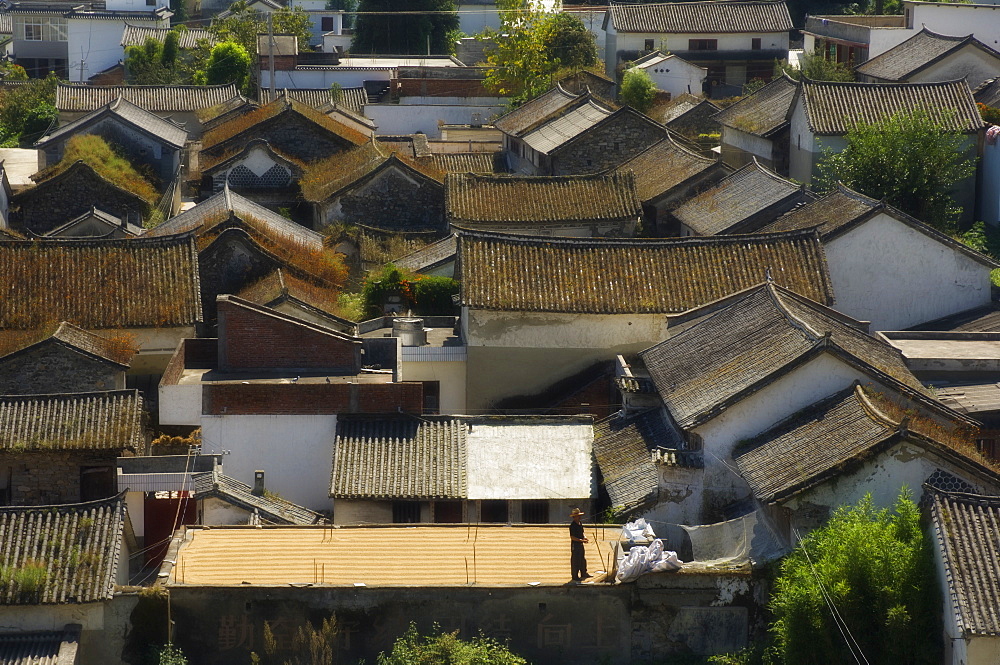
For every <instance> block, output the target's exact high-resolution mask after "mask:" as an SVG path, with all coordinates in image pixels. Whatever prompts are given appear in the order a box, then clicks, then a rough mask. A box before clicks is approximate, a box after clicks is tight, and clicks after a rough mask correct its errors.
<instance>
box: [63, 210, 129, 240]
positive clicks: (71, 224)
mask: <svg viewBox="0 0 1000 665" xmlns="http://www.w3.org/2000/svg"><path fill="white" fill-rule="evenodd" d="M122 221H123V220H122V218H121V217H117V216H116V215H112V214H111V213H109V212H104V211H103V210H101V209H100V208H98V207H97V206H94V207H92V208H91V209H90V210H88V211H87V212H85V213H83V214H82V215H80V216H79V217H77V218H75V219H71V220H69V221H68V222H66V223H65V224H63V225H62V226H57V227H56V228H54V229H52V230H51V231H48V232H46V233H45V234H44V237H46V238H73V237H90V238H99V237H105V236H107V237H110V236H111V235H112V234H114V233H116V232H119V231H120V232H121V233H123V234H125V236H127V237H130V238H138V237H139V236H141V235H142V234H143V232H144V231H145V229H143V228H142V227H141V226H137V225H136V224H133V223H131V222H128V221H126V222H125V224H124V226H123V225H122ZM87 222H96V223H97V224H99V225H101V226H103V227H104V228H105V229H106V231H105V232H104V233H101V234H92V235H87V236H74V235H73V234H72V233H68V232H69V231H71V230H72V229H74V228H76V227H77V226H80V225H81V224H86V223H87Z"/></svg>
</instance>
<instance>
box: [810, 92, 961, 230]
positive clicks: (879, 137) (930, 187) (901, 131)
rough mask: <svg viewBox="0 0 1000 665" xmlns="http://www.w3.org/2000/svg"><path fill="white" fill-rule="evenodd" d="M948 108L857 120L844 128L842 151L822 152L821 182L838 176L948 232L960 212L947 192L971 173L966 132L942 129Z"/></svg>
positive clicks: (831, 183)
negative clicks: (935, 112) (941, 111)
mask: <svg viewBox="0 0 1000 665" xmlns="http://www.w3.org/2000/svg"><path fill="white" fill-rule="evenodd" d="M951 113H952V112H951V111H947V112H945V113H944V114H943V118H942V119H939V118H936V117H932V116H931V115H930V114H929V113H928V112H927V111H925V110H923V109H915V110H912V111H901V112H899V113H897V114H895V115H892V116H887V117H885V118H882V119H881V120H877V121H875V122H872V123H864V122H859V123H858V124H857V125H855V126H854V127H852V128H851V129H850V130H849V131H848V132H847V135H846V136H845V139H846V141H847V147H846V148H845V149H844V150H843V151H842V152H839V153H834V152H832V151H830V150H827V151H826V152H825V153H824V156H823V158H822V160H821V161H820V163H819V171H820V183H821V184H824V185H825V186H826V187H828V188H830V187H832V186H833V185H834V183H836V182H837V181H838V180H839V181H841V182H843V183H844V184H845V185H847V186H848V187H851V188H852V189H856V190H858V191H860V192H862V193H863V194H867V195H868V196H871V197H872V198H876V199H884V200H886V201H887V202H888V203H890V204H892V205H894V206H896V207H897V208H899V209H900V210H902V211H904V212H907V213H909V214H910V215H913V216H914V217H916V218H917V219H919V220H921V221H924V222H927V223H928V224H931V225H933V226H935V227H937V228H938V229H940V230H942V231H946V232H950V231H951V230H952V229H953V227H954V224H955V220H956V219H957V218H958V215H959V214H961V212H962V209H961V207H959V206H958V205H957V204H956V203H955V200H954V198H952V195H951V192H952V190H953V188H954V187H955V186H956V185H957V184H958V183H959V182H961V181H962V180H965V179H966V178H968V177H970V176H971V175H973V174H974V173H975V163H974V162H973V161H972V160H971V159H968V158H967V157H966V156H965V150H964V144H965V143H966V141H967V138H966V137H965V136H964V135H962V134H961V133H959V132H957V131H952V130H949V129H947V126H946V124H945V123H946V122H947V120H948V119H949V118H950V117H951Z"/></svg>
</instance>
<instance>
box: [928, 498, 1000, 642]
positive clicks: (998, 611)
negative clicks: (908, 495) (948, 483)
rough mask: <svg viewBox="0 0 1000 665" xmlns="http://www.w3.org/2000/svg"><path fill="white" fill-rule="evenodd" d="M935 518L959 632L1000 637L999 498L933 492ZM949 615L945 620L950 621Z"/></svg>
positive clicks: (949, 604)
mask: <svg viewBox="0 0 1000 665" xmlns="http://www.w3.org/2000/svg"><path fill="white" fill-rule="evenodd" d="M933 497H934V498H933V504H932V506H931V521H932V524H933V531H934V535H935V537H936V538H935V539H936V541H937V542H936V546H937V547H938V549H939V551H940V553H941V558H942V561H943V563H944V570H945V580H946V582H947V585H948V598H947V600H946V603H947V605H948V607H950V608H951V610H952V611H953V612H954V616H955V619H956V620H957V622H958V628H959V631H960V636H966V635H968V636H973V635H990V636H997V635H1000V601H998V599H1000V497H997V496H978V495H975V494H958V493H947V492H940V491H934V492H933ZM949 619H950V617H946V618H945V620H946V621H947V620H949Z"/></svg>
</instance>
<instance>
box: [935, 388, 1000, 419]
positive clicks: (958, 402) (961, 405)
mask: <svg viewBox="0 0 1000 665" xmlns="http://www.w3.org/2000/svg"><path fill="white" fill-rule="evenodd" d="M934 396H935V397H936V398H937V399H938V401H939V402H941V403H942V404H944V405H946V406H949V407H951V408H952V409H955V410H956V411H958V412H959V413H964V414H966V415H971V416H973V417H975V415H976V414H978V413H988V412H991V411H1000V384H998V383H997V382H996V381H990V382H989V383H970V384H965V383H963V384H958V385H947V386H936V387H935V390H934Z"/></svg>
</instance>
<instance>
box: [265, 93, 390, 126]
mask: <svg viewBox="0 0 1000 665" xmlns="http://www.w3.org/2000/svg"><path fill="white" fill-rule="evenodd" d="M275 92H276V93H277V95H281V96H286V97H291V98H292V99H294V100H297V101H300V102H302V103H303V104H308V105H309V106H311V107H313V108H314V109H317V110H319V111H322V110H324V109H325V107H327V106H329V105H330V104H332V103H333V94H332V93H331V92H330V88H289V89H284V90H277V91H275ZM260 101H261V103H262V104H267V103H268V102H270V101H271V90H270V89H268V88H265V89H263V90H261V91H260ZM367 103H368V93H367V92H365V89H364V88H363V87H359V88H341V89H340V101H339V102H337V105H339V106H343V107H346V108H347V109H348V110H350V111H352V112H353V113H356V114H360V113H361V112H362V110H363V109H364V105H365V104H367ZM361 118H363V119H364V120H366V121H368V122H369V123H370V122H371V120H369V119H368V118H365V116H363V115H362V116H361Z"/></svg>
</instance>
